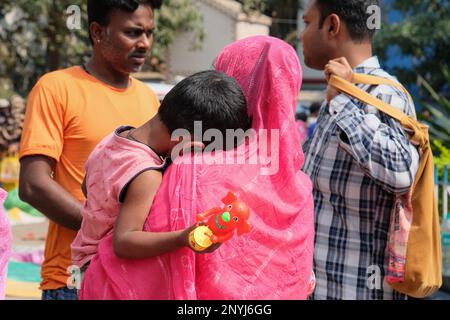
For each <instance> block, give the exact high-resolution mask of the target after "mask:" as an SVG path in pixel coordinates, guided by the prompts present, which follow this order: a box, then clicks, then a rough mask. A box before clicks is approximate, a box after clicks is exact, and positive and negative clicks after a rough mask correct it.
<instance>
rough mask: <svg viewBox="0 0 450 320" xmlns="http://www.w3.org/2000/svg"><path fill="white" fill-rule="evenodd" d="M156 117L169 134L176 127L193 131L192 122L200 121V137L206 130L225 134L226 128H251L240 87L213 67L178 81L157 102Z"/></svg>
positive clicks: (232, 79)
mask: <svg viewBox="0 0 450 320" xmlns="http://www.w3.org/2000/svg"><path fill="white" fill-rule="evenodd" d="M159 118H160V119H161V121H162V122H163V123H164V124H165V125H166V127H167V128H168V130H169V132H170V133H171V134H172V133H173V132H174V131H175V130H176V129H186V130H188V131H189V132H190V133H191V134H192V133H194V121H201V122H202V133H201V134H202V136H203V133H204V132H205V131H206V130H208V129H217V130H219V131H220V132H221V133H222V134H223V137H226V135H225V134H226V129H233V130H237V129H243V130H244V131H246V130H247V129H249V128H250V127H251V119H250V118H249V116H248V114H247V102H246V98H245V95H244V93H243V92H242V89H241V87H240V86H239V84H238V83H237V81H236V80H235V79H234V78H232V77H230V76H228V75H226V74H225V73H222V72H219V71H214V70H209V71H203V72H199V73H196V74H194V75H192V76H190V77H188V78H186V79H184V80H183V81H181V82H180V83H178V84H177V85H176V86H175V87H174V88H173V89H172V90H171V91H170V92H169V93H168V94H167V95H166V96H165V97H164V100H163V101H162V102H161V107H160V108H159ZM196 138H198V137H196ZM224 142H225V139H224ZM238 143H239V141H238Z"/></svg>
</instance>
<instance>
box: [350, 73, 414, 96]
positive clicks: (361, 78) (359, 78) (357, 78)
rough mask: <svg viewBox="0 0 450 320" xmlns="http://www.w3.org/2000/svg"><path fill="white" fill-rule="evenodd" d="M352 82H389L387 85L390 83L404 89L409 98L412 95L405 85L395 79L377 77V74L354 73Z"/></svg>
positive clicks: (376, 83) (377, 83)
mask: <svg viewBox="0 0 450 320" xmlns="http://www.w3.org/2000/svg"><path fill="white" fill-rule="evenodd" d="M352 82H353V83H365V84H373V85H380V84H387V85H390V86H392V87H396V88H398V89H400V90H402V91H403V92H404V93H406V94H407V95H408V97H409V98H411V95H410V94H409V92H408V90H406V89H405V87H404V86H402V85H401V84H400V83H398V82H397V81H394V80H391V79H387V78H382V77H377V76H371V75H368V74H362V73H354V74H353V81H352Z"/></svg>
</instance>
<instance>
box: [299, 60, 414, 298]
mask: <svg viewBox="0 0 450 320" xmlns="http://www.w3.org/2000/svg"><path fill="white" fill-rule="evenodd" d="M354 72H356V73H365V74H371V75H375V76H380V77H385V78H390V79H394V78H393V77H392V76H390V75H389V74H387V73H386V72H385V71H383V70H382V69H380V64H379V62H378V59H377V58H376V57H372V58H370V59H368V60H366V61H365V62H363V63H362V64H361V65H359V66H358V67H356V68H355V70H354ZM394 80H395V79H394ZM359 87H360V88H362V89H363V90H365V91H367V92H369V93H371V94H372V95H374V96H376V97H377V98H379V99H381V100H383V101H385V102H387V103H389V104H391V105H392V106H394V107H396V108H399V109H400V110H401V111H403V112H404V113H407V114H409V115H412V116H414V117H415V110H414V104H413V102H412V101H410V100H409V99H408V97H407V96H406V95H405V94H404V93H403V92H401V91H400V90H399V89H397V88H394V87H390V86H386V85H379V86H370V85H359ZM305 155H306V161H305V165H304V168H303V169H304V171H305V172H306V173H307V174H308V175H309V176H310V177H311V179H312V181H313V185H314V201H315V227H316V236H315V254H314V271H315V273H316V277H317V285H316V290H315V292H314V295H313V297H312V298H313V299H345V300H354V299H357V300H372V299H406V298H407V297H405V296H404V295H401V294H399V293H397V292H394V291H393V290H392V288H391V287H390V286H389V285H388V284H387V283H386V282H385V280H384V277H385V274H386V271H387V261H388V259H387V258H388V250H387V249H388V248H387V243H388V231H389V223H390V215H391V210H392V207H393V201H394V193H404V192H406V191H407V190H408V189H409V188H410V186H411V185H412V182H413V179H414V176H415V173H416V172H417V168H418V163H419V155H418V152H417V149H416V147H415V146H413V145H412V144H410V143H409V141H408V139H407V137H406V135H405V132H404V130H403V129H402V127H401V126H400V124H399V123H398V122H396V121H395V120H393V119H391V118H390V117H388V116H386V115H384V114H380V113H379V112H378V110H377V109H376V108H375V107H373V106H368V105H365V104H363V103H362V102H360V101H357V100H355V99H353V98H350V97H349V96H346V95H343V94H341V95H338V96H337V97H336V98H335V99H333V100H332V101H331V102H330V103H329V104H328V103H326V102H325V103H324V104H323V105H322V108H321V112H320V116H319V119H318V121H317V128H316V129H315V132H314V134H313V136H312V137H311V139H310V140H309V141H308V142H307V143H306V145H305Z"/></svg>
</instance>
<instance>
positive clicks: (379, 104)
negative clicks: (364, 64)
mask: <svg viewBox="0 0 450 320" xmlns="http://www.w3.org/2000/svg"><path fill="white" fill-rule="evenodd" d="M353 81H354V82H356V83H366V84H388V85H395V87H397V88H400V87H401V88H402V90H405V89H404V88H403V87H402V86H401V85H400V84H398V83H396V82H395V81H392V80H389V79H385V78H381V77H374V76H367V75H360V74H354V75H353ZM328 84H329V85H331V86H333V87H335V88H336V89H338V90H339V91H341V92H344V93H346V94H348V95H350V96H352V97H354V98H356V99H358V100H360V101H362V102H365V103H366V104H369V105H371V106H374V107H376V108H377V109H378V110H380V111H381V112H383V113H385V114H387V115H388V116H390V117H392V118H394V119H396V120H398V121H399V122H400V123H403V122H404V120H405V118H407V117H408V116H407V115H406V114H404V113H403V112H401V111H400V110H398V109H396V108H394V107H393V106H391V105H389V104H387V103H386V102H384V101H381V100H380V99H378V98H375V97H374V96H372V95H370V94H369V93H367V92H365V91H364V90H362V89H360V88H358V87H357V86H355V85H354V84H353V83H351V82H349V81H347V80H344V79H343V78H340V77H337V76H335V75H332V76H331V77H330V81H329V83H328Z"/></svg>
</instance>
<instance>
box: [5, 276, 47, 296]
mask: <svg viewBox="0 0 450 320" xmlns="http://www.w3.org/2000/svg"><path fill="white" fill-rule="evenodd" d="M6 296H7V297H11V298H24V299H41V296H42V291H41V290H39V283H38V282H23V281H16V280H11V279H8V280H7V281H6Z"/></svg>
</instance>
